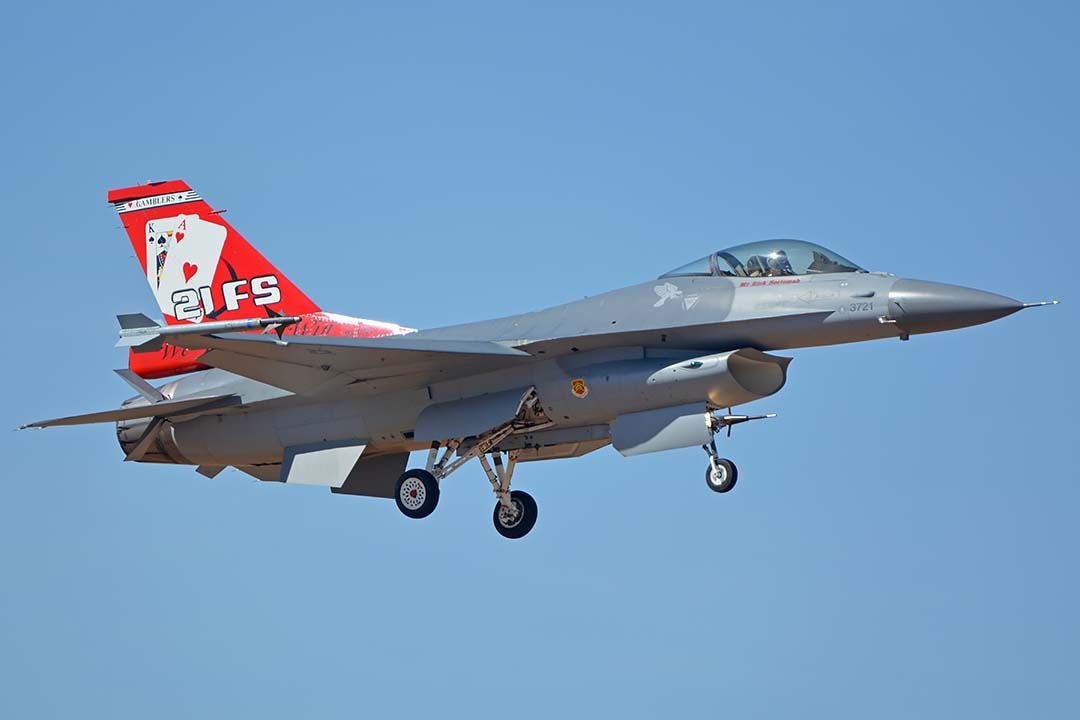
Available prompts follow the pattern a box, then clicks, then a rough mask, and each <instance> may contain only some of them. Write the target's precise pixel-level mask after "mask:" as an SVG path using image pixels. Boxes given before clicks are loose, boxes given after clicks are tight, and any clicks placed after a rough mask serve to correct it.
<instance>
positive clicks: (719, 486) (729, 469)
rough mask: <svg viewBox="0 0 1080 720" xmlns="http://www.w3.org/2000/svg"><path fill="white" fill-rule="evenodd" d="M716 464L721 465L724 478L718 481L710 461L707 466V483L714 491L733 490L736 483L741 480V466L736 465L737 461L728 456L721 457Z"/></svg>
mask: <svg viewBox="0 0 1080 720" xmlns="http://www.w3.org/2000/svg"><path fill="white" fill-rule="evenodd" d="M716 464H717V465H719V466H720V467H721V471H722V472H723V474H724V478H723V479H722V480H721V481H720V482H716V479H715V478H714V477H713V468H712V463H709V464H708V465H706V466H705V484H706V485H708V486H709V489H710V490H712V491H713V492H718V493H726V492H731V490H732V488H734V487H735V483H736V482H737V481H738V480H739V468H737V467H735V463H733V462H731V461H730V460H728V459H727V458H720V459H719V460H717V461H716Z"/></svg>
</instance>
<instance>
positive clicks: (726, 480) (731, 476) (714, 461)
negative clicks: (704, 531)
mask: <svg viewBox="0 0 1080 720" xmlns="http://www.w3.org/2000/svg"><path fill="white" fill-rule="evenodd" d="M771 417H776V416H775V415H773V414H771V413H770V414H768V415H732V414H731V408H728V411H727V414H726V415H714V414H713V413H712V411H711V410H708V411H706V412H705V426H706V427H708V428H709V430H710V432H711V433H712V437H711V438H710V439H709V442H707V443H705V444H704V445H702V446H701V449H702V450H704V451H705V454H706V455H708V456H709V465H708V467H706V468H705V484H706V485H708V486H709V489H710V490H712V491H713V492H718V493H726V492H731V490H732V488H734V487H735V483H736V481H738V479H739V469H738V468H737V467H735V463H733V462H731V461H730V460H728V459H727V458H722V457H720V453H719V452H717V450H716V435H717V434H719V433H720V431H722V430H724V429H725V428H726V429H727V434H728V437H731V428H733V427H734V426H736V425H741V424H743V423H745V422H750V421H751V420H765V419H766V418H771Z"/></svg>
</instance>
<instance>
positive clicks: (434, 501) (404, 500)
mask: <svg viewBox="0 0 1080 720" xmlns="http://www.w3.org/2000/svg"><path fill="white" fill-rule="evenodd" d="M394 501H395V502H397V506H398V510H400V511H401V512H402V514H403V515H405V516H406V517H411V518H415V519H417V520H419V519H420V518H425V517H427V516H428V515H430V514H431V513H433V512H435V507H436V506H437V505H438V504H439V481H438V480H436V479H435V476H434V475H432V474H431V473H429V472H428V471H427V470H421V469H419V468H417V469H415V470H406V471H405V472H404V473H402V474H401V477H399V478H398V481H397V485H395V486H394Z"/></svg>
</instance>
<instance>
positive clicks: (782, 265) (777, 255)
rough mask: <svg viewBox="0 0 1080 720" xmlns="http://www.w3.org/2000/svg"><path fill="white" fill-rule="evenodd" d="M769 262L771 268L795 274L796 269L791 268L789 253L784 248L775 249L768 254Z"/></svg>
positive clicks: (785, 273)
mask: <svg viewBox="0 0 1080 720" xmlns="http://www.w3.org/2000/svg"><path fill="white" fill-rule="evenodd" d="M767 261H768V263H769V270H773V271H776V272H779V273H782V274H784V275H794V274H795V271H794V270H792V269H791V263H790V262H789V261H788V256H787V253H786V252H785V251H783V250H774V251H772V252H771V253H769V254H768V256H767Z"/></svg>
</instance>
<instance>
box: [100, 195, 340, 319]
mask: <svg viewBox="0 0 1080 720" xmlns="http://www.w3.org/2000/svg"><path fill="white" fill-rule="evenodd" d="M109 202H110V203H111V204H112V206H113V207H114V208H115V209H116V211H117V212H118V213H119V214H120V219H121V221H122V222H123V225H124V229H125V230H127V234H128V237H129V238H130V239H131V244H132V246H133V247H134V248H135V257H137V258H138V259H139V263H140V264H141V265H142V268H143V272H144V273H145V274H146V280H147V282H148V283H149V285H150V290H151V291H152V292H153V293H154V298H155V299H156V300H157V304H158V307H159V308H160V309H161V314H162V315H163V316H164V317H165V322H166V323H168V324H170V325H174V324H177V323H185V322H188V323H199V322H203V321H204V320H205V321H217V320H239V319H244V318H255V317H267V316H268V315H271V314H274V313H277V314H281V315H292V316H295V315H303V314H306V313H313V312H318V311H319V307H318V306H317V305H316V304H315V303H314V302H312V301H311V299H310V298H309V297H308V296H307V295H305V294H304V293H303V292H302V291H301V290H300V289H299V288H297V287H296V286H295V285H293V284H292V282H290V281H289V279H288V278H287V277H285V276H284V275H283V274H282V273H281V272H280V271H279V270H278V269H277V268H276V267H274V266H273V265H272V264H271V263H270V262H269V261H268V260H267V259H266V258H264V257H263V256H262V255H261V254H260V253H259V251H258V250H256V249H255V248H253V247H252V246H251V245H250V244H249V243H248V241H247V240H245V239H244V236H243V235H241V234H240V233H239V232H237V231H236V230H235V229H234V228H233V227H232V226H231V225H230V224H229V223H228V222H227V221H226V220H225V219H224V218H223V217H222V216H221V213H223V212H224V211H223V210H213V209H211V207H210V205H209V204H208V203H207V202H206V201H205V200H203V199H202V198H201V197H200V196H199V194H198V193H196V192H195V191H194V190H192V189H191V188H190V187H189V186H188V184H187V183H186V182H184V181H183V180H170V181H167V182H157V183H149V184H147V185H138V186H135V187H129V188H122V189H119V190H110V191H109Z"/></svg>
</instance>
